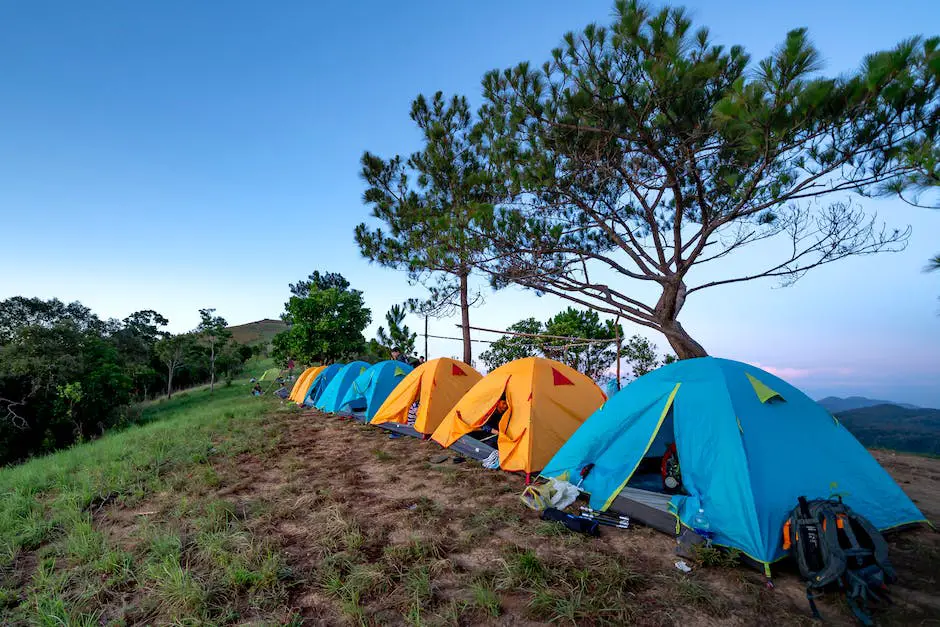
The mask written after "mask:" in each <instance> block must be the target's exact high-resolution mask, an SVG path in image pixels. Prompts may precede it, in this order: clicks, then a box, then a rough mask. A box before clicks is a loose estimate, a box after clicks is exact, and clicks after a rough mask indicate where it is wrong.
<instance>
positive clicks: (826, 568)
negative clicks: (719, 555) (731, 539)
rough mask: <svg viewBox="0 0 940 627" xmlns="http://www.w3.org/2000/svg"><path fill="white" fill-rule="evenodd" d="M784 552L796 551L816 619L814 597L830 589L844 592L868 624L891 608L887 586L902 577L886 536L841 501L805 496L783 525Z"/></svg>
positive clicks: (860, 617)
mask: <svg viewBox="0 0 940 627" xmlns="http://www.w3.org/2000/svg"><path fill="white" fill-rule="evenodd" d="M783 548H784V549H789V550H791V552H792V555H793V557H794V559H795V560H796V563H797V565H798V566H799V567H800V575H801V576H802V577H803V579H804V580H805V581H806V598H807V599H808V600H809V606H810V609H811V610H812V612H813V617H814V618H820V615H819V610H818V609H817V608H816V603H815V601H814V599H815V598H816V597H817V596H818V595H819V594H820V593H821V592H822V591H823V590H824V589H825V588H827V587H833V586H838V588H839V589H841V590H843V591H844V592H845V595H846V600H847V601H848V605H849V608H850V609H851V610H852V613H853V614H855V617H856V618H857V619H858V621H859V622H860V623H861V624H863V625H873V624H874V623H873V622H872V619H871V615H870V612H871V611H872V610H874V609H877V608H879V607H883V606H884V605H887V604H890V602H891V599H890V597H889V596H888V587H887V584H889V583H894V582H895V581H896V580H897V576H896V574H895V572H894V568H893V567H892V566H891V562H890V561H889V560H888V544H887V543H886V542H885V539H884V538H883V537H882V535H881V533H880V532H879V531H878V530H877V529H875V527H874V526H873V525H872V524H871V523H870V522H868V520H866V519H865V518H864V517H863V516H860V515H859V514H856V513H855V512H853V511H852V510H851V508H849V506H848V505H846V504H845V503H843V502H842V500H841V499H817V500H814V501H807V500H806V498H805V497H802V496H801V497H800V498H799V504H798V505H797V506H796V507H795V508H794V509H793V511H792V512H791V513H790V518H789V519H788V520H787V522H786V524H784V527H783Z"/></svg>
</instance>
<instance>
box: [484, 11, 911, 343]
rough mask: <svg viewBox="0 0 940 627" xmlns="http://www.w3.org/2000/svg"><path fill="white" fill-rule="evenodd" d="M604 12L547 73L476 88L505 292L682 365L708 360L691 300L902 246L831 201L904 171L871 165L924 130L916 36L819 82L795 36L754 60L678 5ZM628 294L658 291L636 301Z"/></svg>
mask: <svg viewBox="0 0 940 627" xmlns="http://www.w3.org/2000/svg"><path fill="white" fill-rule="evenodd" d="M615 7H616V9H615V15H614V18H613V23H612V24H611V25H610V27H609V28H603V27H601V26H597V25H590V26H588V27H587V28H585V29H584V31H583V32H582V33H580V34H574V33H571V34H568V35H566V36H565V39H564V43H563V45H562V46H561V47H559V48H558V49H556V50H555V51H553V53H552V57H551V58H550V59H549V60H548V61H547V62H546V63H545V64H544V65H540V64H539V65H535V64H533V65H530V64H528V63H522V64H520V65H518V66H517V67H515V68H512V69H509V70H505V71H493V72H491V73H489V74H487V76H486V77H485V79H484V81H483V86H484V97H485V100H486V102H485V104H484V106H483V108H482V109H481V113H480V117H481V122H480V125H481V126H480V127H481V129H482V132H481V137H482V143H483V145H484V146H485V147H486V149H487V156H488V159H489V162H490V163H491V164H492V165H493V168H494V170H495V171H496V172H498V173H499V174H500V176H501V177H502V178H503V179H504V180H505V181H506V185H508V186H509V188H510V190H511V193H512V202H511V203H508V204H507V205H506V206H505V207H503V208H502V210H501V211H498V212H496V214H495V215H494V216H493V219H492V221H488V222H487V221H484V222H482V223H481V228H482V230H483V231H484V232H485V233H487V234H488V235H489V237H490V239H491V247H492V251H491V252H492V256H491V258H492V261H489V262H487V263H486V264H484V265H485V269H486V270H487V271H488V272H490V273H491V274H492V276H493V277H494V280H495V281H496V282H497V284H498V285H504V284H507V283H516V284H518V285H521V286H524V287H528V288H531V289H534V290H537V291H538V292H540V293H551V294H555V295H557V296H560V297H562V298H565V299H568V300H570V301H573V302H575V303H577V304H580V305H582V306H586V307H590V308H593V309H595V310H597V311H598V312H600V313H606V314H609V315H611V316H619V317H620V318H621V319H623V320H627V321H630V322H633V323H636V324H640V325H644V326H647V327H650V328H652V329H655V330H657V331H659V332H661V333H663V334H664V335H665V336H666V338H667V339H668V341H669V344H670V345H671V346H672V348H673V350H674V351H675V352H676V354H677V355H678V357H679V358H682V359H685V358H690V357H699V356H703V355H706V354H707V352H706V350H705V348H704V347H703V346H702V345H701V344H700V343H699V342H698V341H696V340H695V339H694V338H693V337H692V336H691V335H690V334H689V333H688V332H687V331H686V330H685V329H684V328H683V326H682V325H681V324H680V322H679V314H680V312H681V310H682V308H683V306H684V304H685V302H686V299H687V298H688V297H690V296H691V295H692V294H694V293H695V292H697V291H699V290H704V289H707V288H711V287H716V286H719V285H730V284H733V283H738V282H742V281H751V280H755V279H759V278H764V277H769V278H773V279H776V280H778V281H780V282H781V283H783V284H789V283H792V282H794V281H796V280H797V279H798V278H800V277H801V276H803V275H804V274H805V273H806V272H808V271H810V270H812V269H813V268H816V267H818V266H821V265H824V264H827V263H831V262H834V261H837V260H840V259H844V258H846V257H849V256H853V255H867V254H873V253H877V252H881V251H894V250H899V249H902V248H903V247H904V246H905V245H906V241H907V236H908V232H907V231H899V230H895V229H884V228H882V227H879V226H878V225H877V224H876V223H875V221H874V219H872V218H869V217H867V216H866V215H865V214H864V213H863V212H862V211H860V210H859V209H857V208H855V207H854V206H852V205H851V204H850V203H849V202H847V201H846V200H845V199H844V197H842V196H841V195H840V192H842V193H844V194H849V193H851V192H854V191H859V190H865V189H874V188H876V187H877V186H878V185H880V184H882V183H884V182H886V181H891V180H894V179H895V177H896V176H898V175H900V174H903V173H904V172H907V171H908V170H909V167H908V166H906V165H904V164H903V163H900V162H898V161H897V160H885V159H881V158H880V157H879V155H880V153H881V151H882V150H884V149H885V148H888V147H890V146H893V145H899V144H901V143H902V142H903V141H904V140H905V139H906V138H908V137H913V136H915V135H916V133H917V132H919V130H920V128H922V127H923V124H924V122H923V121H919V120H918V119H916V116H911V115H908V112H910V111H911V110H912V107H913V106H914V104H915V101H916V100H917V99H918V98H920V95H919V94H918V93H917V92H918V91H922V90H921V89H920V88H919V87H917V85H916V84H915V83H913V82H912V80H911V75H912V74H913V73H915V72H916V66H917V62H916V59H915V57H916V55H915V54H914V52H913V50H912V44H911V43H910V42H904V43H902V44H901V45H899V46H898V47H897V48H895V49H894V50H890V51H887V52H881V53H877V54H874V55H871V56H869V57H867V58H866V59H865V60H864V61H863V63H862V66H861V69H860V70H858V71H856V72H854V73H849V74H845V75H843V76H839V77H834V78H830V77H825V76H822V75H820V73H819V69H820V67H821V56H820V54H819V52H818V51H817V50H816V49H815V48H814V47H813V46H812V45H810V43H809V39H808V37H807V34H806V31H805V30H803V29H798V30H794V31H791V32H790V33H788V34H787V36H786V40H785V42H784V43H783V44H782V45H781V46H780V47H778V48H777V49H776V50H775V51H774V52H773V53H772V54H771V55H770V56H769V57H767V58H766V59H764V60H763V61H761V62H760V63H758V64H756V65H755V66H752V65H750V59H749V57H748V55H747V54H745V52H744V50H743V49H742V48H741V47H740V46H731V47H729V48H723V47H720V46H714V45H712V44H711V43H710V41H709V35H708V32H707V30H705V29H699V30H694V29H693V27H692V23H691V21H690V20H689V18H688V16H687V14H686V13H685V12H684V11H683V10H682V9H677V8H664V9H662V10H661V11H658V12H654V11H651V10H650V9H649V8H648V7H647V6H645V5H644V4H642V3H640V2H635V1H633V2H627V1H618V2H617V3H616V5H615ZM905 86H910V87H911V89H905ZM912 92H913V95H912ZM770 240H782V241H780V242H779V245H771V244H770V243H767V244H766V248H765V249H764V250H765V251H766V254H765V255H761V257H762V259H765V260H766V265H763V266H755V267H750V268H744V269H743V272H742V273H741V274H739V275H738V274H733V273H732V272H731V271H730V269H731V268H732V267H733V266H731V265H730V264H729V265H727V266H725V267H724V268H723V269H721V270H720V272H711V273H708V276H707V277H704V278H703V279H702V280H700V281H699V282H698V283H697V284H694V283H691V281H690V279H691V278H692V277H693V275H695V271H696V270H700V269H702V268H701V266H703V265H704V264H708V263H710V262H713V261H717V260H719V259H723V258H725V257H728V258H732V257H733V256H734V253H736V252H737V251H738V250H740V249H741V248H743V247H746V246H749V245H752V244H756V245H759V244H758V243H759V242H769V241H770ZM772 255H777V256H776V257H773V256H772ZM638 283H639V284H643V283H645V284H647V285H651V286H653V287H654V288H655V289H656V293H657V297H656V298H654V299H653V300H647V299H644V298H642V297H640V296H638V292H639V290H635V289H633V287H632V286H635V285H637V284H638Z"/></svg>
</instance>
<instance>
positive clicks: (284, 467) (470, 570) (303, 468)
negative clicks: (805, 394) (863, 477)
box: [99, 412, 940, 626]
mask: <svg viewBox="0 0 940 627" xmlns="http://www.w3.org/2000/svg"><path fill="white" fill-rule="evenodd" d="M266 431H267V433H268V435H269V436H270V437H271V442H269V443H268V444H269V445H267V446H263V447H262V446H259V447H258V452H252V453H242V454H240V455H238V456H236V457H234V458H229V459H220V460H218V461H217V462H215V464H214V471H215V473H217V477H218V479H217V481H216V482H215V485H214V486H213V487H212V488H211V494H209V495H207V496H211V498H214V499H221V500H224V501H227V502H229V503H231V504H232V505H233V506H234V508H235V511H237V512H238V513H239V518H241V519H242V520H243V521H244V524H245V525H246V526H247V528H248V529H249V530H250V532H251V534H252V535H253V536H256V537H258V538H263V539H264V541H265V542H270V543H271V544H272V545H274V546H276V547H277V548H278V550H279V551H280V552H281V554H282V556H283V559H284V561H285V563H286V565H287V566H288V567H289V569H290V577H289V579H290V585H289V588H288V593H287V594H288V599H287V605H288V606H289V607H290V614H289V615H285V616H287V618H284V619H283V620H281V619H276V620H278V622H291V623H292V624H298V623H299V622H300V620H302V624H305V625H307V624H311V625H346V624H351V625H355V624H363V625H394V624H412V625H415V624H430V625H433V624H440V625H479V624H484V625H537V624H545V623H548V622H556V623H562V624H582V625H592V624H639V625H683V626H689V625H781V624H812V623H813V622H812V621H811V619H810V616H809V612H808V608H807V604H806V600H805V594H804V589H803V587H802V585H801V584H800V583H799V581H798V579H797V577H796V575H795V574H794V572H793V570H792V568H788V567H786V566H782V567H780V568H778V569H776V571H775V579H774V581H775V584H776V587H775V588H774V589H768V588H767V587H766V586H765V581H764V578H763V576H762V575H761V574H760V573H758V572H757V571H755V570H752V569H750V568H748V567H746V566H743V565H730V564H727V563H721V561H720V560H719V559H714V560H713V561H714V562H716V563H714V564H713V565H705V564H701V563H699V564H696V568H695V570H694V571H693V572H692V573H691V574H688V575H686V574H683V573H680V572H679V571H678V570H677V569H676V568H675V567H674V562H675V561H676V559H678V558H677V557H676V555H675V543H674V541H673V540H672V539H671V538H669V537H668V536H666V535H664V534H661V533H658V532H656V531H653V530H651V529H648V528H644V527H641V526H635V527H634V528H631V529H629V530H619V529H612V528H603V530H602V535H601V537H600V538H588V537H585V536H582V535H578V534H573V533H571V532H568V531H567V530H564V529H563V528H559V527H558V526H557V525H554V524H551V523H545V522H543V521H540V520H539V518H538V516H537V514H535V513H534V512H532V511H530V510H528V509H526V508H525V507H524V506H523V505H522V503H521V501H520V498H519V495H520V494H521V492H522V490H523V488H524V485H523V479H522V478H521V477H520V476H518V475H513V474H509V473H504V472H499V471H490V470H486V469H483V468H482V467H481V466H479V465H478V464H476V463H474V462H472V461H467V462H464V463H454V461H453V455H451V454H448V455H447V458H446V459H445V460H444V461H443V462H441V461H439V458H440V457H441V455H442V453H447V452H446V451H443V450H442V449H441V448H440V447H439V446H438V445H437V444H436V443H434V442H429V441H420V440H416V439H413V438H408V437H401V438H394V439H392V438H390V437H389V434H388V432H386V431H384V430H381V429H377V428H374V427H370V426H367V425H362V424H359V423H357V422H355V421H351V420H344V419H339V418H336V417H334V416H328V415H324V414H320V413H318V412H305V413H298V412H279V413H277V414H273V415H271V416H270V418H269V419H268V424H267V426H266ZM876 456H877V457H878V459H879V461H880V462H881V463H882V464H884V465H885V467H886V468H888V470H889V471H890V472H891V473H892V474H893V475H894V477H895V478H896V479H897V480H898V481H899V483H900V484H901V485H902V486H903V487H904V489H905V490H907V492H908V494H910V495H911V497H912V498H913V499H914V500H915V501H916V502H917V503H918V505H919V506H920V507H921V509H922V510H923V511H924V513H925V514H926V515H927V516H928V517H930V518H931V519H937V517H938V515H940V460H933V459H926V458H919V457H914V456H908V455H899V454H894V453H887V452H876ZM199 489H200V490H202V488H199ZM176 499H177V496H175V495H173V494H163V495H160V496H159V497H158V498H156V499H154V500H153V501H152V502H148V503H144V504H142V505H141V506H140V507H138V508H136V509H135V510H134V511H122V510H121V509H119V508H111V509H110V511H106V512H103V515H102V516H101V517H100V518H99V520H101V522H102V523H105V524H106V526H107V528H108V529H109V534H110V535H111V537H112V538H115V537H118V539H120V538H119V537H120V535H121V534H122V533H126V529H130V528H131V527H132V526H133V524H134V519H135V517H138V516H139V515H140V514H141V512H142V511H143V512H145V513H147V514H150V513H154V516H155V518H159V517H161V516H163V515H164V514H167V513H168V512H170V511H171V508H172V503H173V501H174V500H176ZM160 512H163V514H161V513H160ZM122 530H123V531H122ZM890 541H891V545H892V547H891V557H892V560H893V561H894V563H895V565H896V567H897V570H898V572H899V575H900V577H901V581H900V582H899V583H898V584H897V585H895V586H893V588H892V590H893V594H894V599H895V605H894V606H893V607H891V608H889V609H887V610H885V611H884V612H882V613H881V614H879V616H878V620H879V624H884V625H902V624H903V625H909V624H919V625H940V598H938V593H937V590H938V581H937V579H938V575H940V567H938V564H940V534H938V533H936V532H934V531H933V530H931V529H929V528H926V527H922V528H918V529H914V530H911V531H907V532H904V533H898V534H895V535H894V536H892V537H891V538H890ZM819 605H820V610H821V612H822V613H823V616H824V617H825V618H826V622H827V623H828V624H837V625H838V624H844V625H851V624H854V621H853V620H852V618H851V615H850V613H849V612H848V609H847V608H846V606H845V604H844V602H843V601H842V600H841V598H840V597H839V596H838V595H836V594H830V595H827V596H826V597H824V598H823V599H821V601H820V603H819ZM246 612H247V613H243V614H242V616H243V619H244V618H248V619H249V620H251V614H250V610H246ZM256 618H257V621H256V622H257V623H258V624H269V623H270V621H271V619H272V616H270V615H264V614H257V616H256ZM288 618H289V619H290V621H288Z"/></svg>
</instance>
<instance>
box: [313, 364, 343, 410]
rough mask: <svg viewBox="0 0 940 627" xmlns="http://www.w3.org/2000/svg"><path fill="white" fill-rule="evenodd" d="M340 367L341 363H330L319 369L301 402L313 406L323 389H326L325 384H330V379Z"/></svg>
mask: <svg viewBox="0 0 940 627" xmlns="http://www.w3.org/2000/svg"><path fill="white" fill-rule="evenodd" d="M342 369H343V364H330V365H329V366H327V367H326V368H324V369H323V370H321V371H320V372H319V373H318V374H317V376H315V377H314V378H313V381H311V382H310V387H309V388H308V389H307V392H306V393H305V394H304V401H303V404H304V405H305V406H307V407H315V406H316V404H317V401H318V400H320V396H321V395H322V394H323V391H324V390H325V389H326V386H328V385H329V384H330V381H332V380H333V377H335V376H336V373H337V372H339V371H340V370H342Z"/></svg>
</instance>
